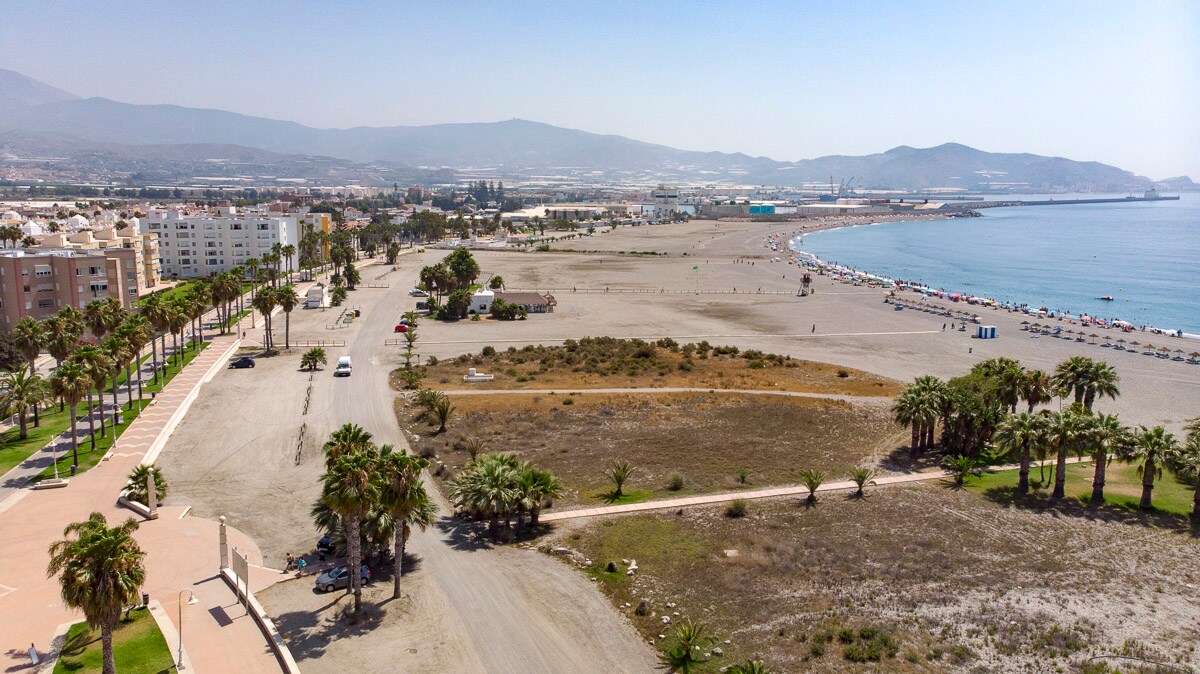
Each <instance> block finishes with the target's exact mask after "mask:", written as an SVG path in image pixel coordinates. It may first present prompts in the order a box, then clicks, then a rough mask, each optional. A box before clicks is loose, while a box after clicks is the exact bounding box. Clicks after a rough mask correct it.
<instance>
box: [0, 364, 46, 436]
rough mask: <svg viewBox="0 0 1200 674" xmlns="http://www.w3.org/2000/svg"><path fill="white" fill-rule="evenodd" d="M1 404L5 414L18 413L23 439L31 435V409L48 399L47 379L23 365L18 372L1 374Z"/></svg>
mask: <svg viewBox="0 0 1200 674" xmlns="http://www.w3.org/2000/svg"><path fill="white" fill-rule="evenodd" d="M0 389H3V391H4V393H3V394H2V395H0V406H3V408H4V415H5V416H8V415H11V414H16V415H17V417H18V419H19V420H20V426H21V434H20V436H19V437H20V438H21V439H22V440H24V439H26V438H28V437H29V425H28V415H29V411H30V410H32V409H33V408H34V407H36V406H37V405H38V404H39V403H41V402H42V401H44V400H45V399H46V395H47V388H46V381H45V380H44V379H42V376H41V375H40V374H38V373H36V372H34V373H33V374H30V373H29V372H26V371H25V368H24V367H22V368H20V369H19V370H17V371H16V372H5V373H3V375H0Z"/></svg>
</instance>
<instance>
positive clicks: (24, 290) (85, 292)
mask: <svg viewBox="0 0 1200 674" xmlns="http://www.w3.org/2000/svg"><path fill="white" fill-rule="evenodd" d="M132 253H133V251H125V250H123V249H122V250H121V251H118V254H116V255H111V256H110V255H105V254H104V253H103V252H101V251H91V250H77V249H72V248H60V249H39V248H26V249H8V250H0V329H4V330H9V329H11V328H12V326H13V324H14V323H16V322H17V321H19V320H20V319H22V318H24V317H25V316H33V317H34V318H37V319H39V320H40V319H43V318H46V317H48V316H50V315H52V314H54V313H55V312H57V311H58V310H59V309H61V308H63V307H66V306H72V307H76V308H78V309H82V308H83V307H84V306H85V305H86V304H87V303H88V302H91V301H92V300H96V299H103V298H105V297H115V298H117V299H119V300H120V301H121V305H122V306H124V307H125V308H126V309H130V308H132V307H133V303H134V302H135V301H136V300H137V297H138V286H137V268H136V265H137V262H136V256H134V255H132Z"/></svg>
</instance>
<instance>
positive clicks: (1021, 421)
mask: <svg viewBox="0 0 1200 674" xmlns="http://www.w3.org/2000/svg"><path fill="white" fill-rule="evenodd" d="M1042 433H1043V424H1042V422H1041V420H1040V418H1039V417H1038V416H1036V415H1034V414H1030V413H1028V412H1021V413H1019V414H1009V415H1008V416H1006V417H1005V418H1004V420H1003V421H1001V422H1000V426H999V427H998V428H997V429H996V436H995V440H996V444H997V445H999V446H1001V447H1004V448H1005V449H1007V450H1008V452H1009V456H1015V457H1016V458H1017V462H1018V464H1020V470H1019V472H1018V474H1019V477H1018V479H1017V493H1018V494H1028V493H1029V464H1030V459H1031V457H1032V456H1033V447H1034V446H1035V445H1036V444H1037V443H1038V442H1039V441H1040V440H1041V437H1042Z"/></svg>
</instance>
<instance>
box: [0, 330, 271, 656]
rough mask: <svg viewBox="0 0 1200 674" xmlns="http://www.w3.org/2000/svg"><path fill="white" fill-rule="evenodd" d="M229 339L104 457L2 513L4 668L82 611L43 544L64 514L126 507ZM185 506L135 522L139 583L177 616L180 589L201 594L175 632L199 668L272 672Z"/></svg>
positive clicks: (204, 525) (204, 530)
mask: <svg viewBox="0 0 1200 674" xmlns="http://www.w3.org/2000/svg"><path fill="white" fill-rule="evenodd" d="M236 346H237V341H236V340H235V339H233V338H231V337H222V338H217V339H216V340H214V341H213V343H212V344H211V346H210V347H209V348H208V349H206V350H205V351H204V352H202V353H201V354H200V355H198V356H197V357H196V359H195V360H194V361H192V363H191V364H190V365H189V366H188V367H186V368H184V370H183V371H182V372H180V373H179V374H178V375H177V376H176V377H175V379H173V380H172V381H171V383H170V384H169V385H168V386H167V388H166V390H164V391H163V392H162V393H160V394H159V395H158V397H157V398H156V400H155V402H154V403H153V404H152V405H150V406H149V407H147V408H146V410H145V411H144V412H143V413H142V414H141V415H140V416H139V417H138V418H137V420H135V421H134V423H133V424H131V425H130V427H129V428H128V429H127V430H126V432H125V433H124V434H123V435H122V436H121V438H120V440H118V442H117V444H116V446H115V447H114V448H113V451H112V457H111V458H110V459H109V460H107V461H103V462H101V463H100V464H99V465H97V466H96V467H95V468H93V469H91V470H89V471H88V472H86V473H83V474H81V475H79V476H77V477H75V478H73V479H72V480H71V484H70V486H69V487H67V488H64V489H52V490H43V491H26V492H25V496H24V497H23V498H21V499H20V500H19V501H17V502H15V503H12V504H10V505H9V507H8V509H7V510H6V511H5V512H3V513H0V526H2V527H3V531H4V545H3V546H0V587H3V589H4V592H3V593H0V623H2V624H4V626H5V627H4V630H3V637H2V642H0V650H2V651H3V653H4V656H3V657H4V662H5V669H6V671H12V670H14V669H18V668H20V667H23V666H25V665H27V664H28V662H29V660H28V656H27V655H26V653H27V650H28V648H29V646H30V644H33V645H34V646H35V647H36V648H37V649H38V651H39V653H41V654H42V656H43V657H44V656H45V655H46V652H47V648H48V647H49V645H50V640H51V637H52V636H53V635H54V631H55V627H56V626H57V625H59V624H61V623H64V622H71V621H76V620H81V619H82V615H81V614H80V613H79V612H77V611H72V610H69V609H67V608H66V607H65V606H64V605H63V603H62V599H61V598H60V597H59V587H58V580H57V578H48V577H47V576H46V565H47V563H48V561H49V555H48V552H47V550H48V548H49V546H50V544H51V543H52V542H54V541H56V540H58V539H60V538H61V537H62V531H63V528H64V527H65V526H66V525H67V524H68V523H70V522H75V521H79V520H82V519H85V518H86V517H87V516H88V514H89V513H91V512H93V511H99V512H101V513H103V514H104V515H105V516H106V517H107V518H108V520H109V522H110V523H114V522H118V521H121V520H124V519H126V518H128V517H130V516H131V515H132V513H131V512H130V511H128V510H125V509H122V508H119V507H117V505H116V498H117V493H118V492H119V491H120V489H121V488H122V487H123V486H124V484H125V479H126V478H125V476H126V475H127V474H128V473H129V471H130V470H132V469H133V467H134V466H136V465H137V464H138V463H140V462H141V460H142V457H143V456H144V455H145V454H146V452H147V451H149V450H150V449H151V448H152V447H153V446H154V445H155V443H156V441H157V440H158V438H159V437H160V435H161V434H163V433H169V432H170V430H171V428H172V426H173V424H174V423H176V422H177V421H178V418H179V416H180V410H181V408H183V407H185V406H186V405H188V404H190V401H191V399H192V397H194V394H195V391H196V390H197V389H198V387H199V386H200V385H201V384H202V383H203V382H204V380H205V379H206V378H207V377H208V376H210V373H211V372H212V371H214V369H215V368H219V367H221V366H222V365H223V363H224V362H225V361H226V360H227V359H228V357H229V355H230V354H231V353H233V351H234V350H235V348H236ZM215 441H219V440H215ZM186 512H187V509H186V508H163V509H161V511H160V517H159V519H157V520H153V521H147V522H142V523H141V526H140V528H139V529H138V532H137V534H136V538H137V540H138V542H139V544H140V545H141V546H142V548H143V550H145V551H146V553H147V554H146V583H145V585H144V586H143V590H144V591H145V592H147V593H149V594H150V596H151V598H154V599H158V600H159V601H160V602H162V605H163V607H164V609H165V610H166V612H167V614H168V615H169V616H170V618H171V620H172V621H177V620H178V617H177V616H178V615H179V604H178V596H179V592H180V591H181V590H191V591H192V592H194V593H195V595H196V598H197V599H198V600H199V603H198V604H196V605H194V606H187V605H185V606H184V607H183V609H184V610H183V618H184V623H185V624H184V630H183V634H184V640H185V642H186V644H185V645H186V647H187V650H188V652H189V654H190V656H191V659H192V662H193V663H195V668H196V669H197V670H198V671H201V672H234V671H236V672H277V671H279V665H278V663H277V661H276V659H275V657H274V655H273V654H272V652H271V651H270V649H269V647H268V644H267V642H266V640H265V638H264V637H263V635H262V633H261V632H260V631H259V629H258V627H257V626H256V625H255V624H254V622H253V620H252V619H251V618H249V617H247V616H245V612H244V610H243V609H241V608H240V607H239V606H238V605H237V602H236V600H235V598H234V595H233V593H232V592H231V591H230V590H229V588H228V586H226V585H225V583H224V582H223V581H221V580H220V579H219V578H218V577H217V575H216V573H217V568H218V565H219V556H218V549H217V523H216V522H213V521H210V520H203V519H198V518H194V517H187V516H186ZM229 534H230V543H231V545H234V546H237V547H238V549H239V550H243V551H246V552H247V553H249V556H250V560H251V563H252V564H261V561H262V560H261V556H260V555H259V554H258V550H257V548H256V547H255V545H254V543H253V541H251V540H250V539H249V538H247V537H246V536H244V535H242V534H241V533H240V532H238V531H236V530H230V532H229ZM278 575H279V574H277V573H271V572H269V571H266V570H263V569H261V568H256V569H253V570H252V573H251V576H252V578H251V589H252V590H258V589H261V588H262V587H265V586H267V585H269V584H271V583H272V582H274V581H275V580H276V579H277V577H278ZM184 596H185V598H186V593H185V595H184ZM176 628H178V624H176ZM174 646H175V645H174V644H173V645H172V647H174Z"/></svg>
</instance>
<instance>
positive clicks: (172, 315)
mask: <svg viewBox="0 0 1200 674" xmlns="http://www.w3.org/2000/svg"><path fill="white" fill-rule="evenodd" d="M166 319H167V326H168V329H169V330H170V331H171V346H172V353H171V358H173V359H174V360H175V363H176V364H177V365H179V366H180V367H182V366H183V357H184V354H183V331H184V330H185V329H186V328H187V325H188V321H190V320H191V319H190V317H189V314H188V310H187V304H186V302H184V301H183V300H180V301H177V302H172V303H171V304H170V305H169V306H168V308H167V312H166Z"/></svg>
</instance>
